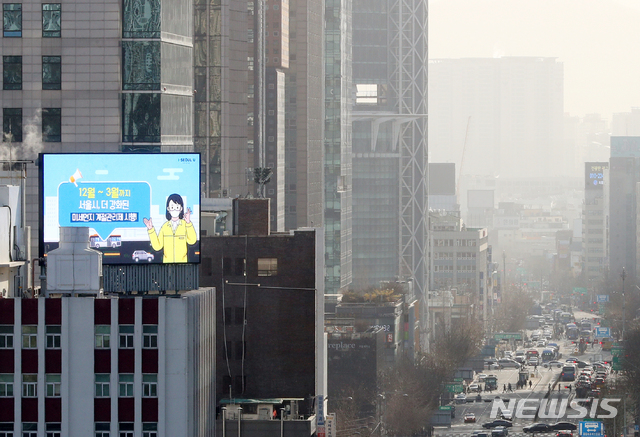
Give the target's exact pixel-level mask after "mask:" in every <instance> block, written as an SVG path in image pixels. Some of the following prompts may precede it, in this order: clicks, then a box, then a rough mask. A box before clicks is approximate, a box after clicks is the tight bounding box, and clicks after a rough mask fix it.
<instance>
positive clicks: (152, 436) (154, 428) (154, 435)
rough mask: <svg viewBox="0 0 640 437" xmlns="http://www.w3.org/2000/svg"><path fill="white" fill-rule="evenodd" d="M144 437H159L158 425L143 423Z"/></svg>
mask: <svg viewBox="0 0 640 437" xmlns="http://www.w3.org/2000/svg"><path fill="white" fill-rule="evenodd" d="M142 437H158V424H157V423H143V424H142Z"/></svg>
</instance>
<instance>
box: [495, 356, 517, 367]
mask: <svg viewBox="0 0 640 437" xmlns="http://www.w3.org/2000/svg"><path fill="white" fill-rule="evenodd" d="M498 364H499V365H500V367H501V368H503V369H504V368H505V367H514V368H516V369H517V368H519V367H520V363H519V362H517V361H516V360H512V359H510V358H502V359H500V360H498Z"/></svg>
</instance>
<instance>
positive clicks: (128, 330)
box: [119, 325, 133, 349]
mask: <svg viewBox="0 0 640 437" xmlns="http://www.w3.org/2000/svg"><path fill="white" fill-rule="evenodd" d="M119 330H120V334H119V335H120V337H119V338H120V343H119V346H120V348H122V349H131V348H133V325H120V327H119Z"/></svg>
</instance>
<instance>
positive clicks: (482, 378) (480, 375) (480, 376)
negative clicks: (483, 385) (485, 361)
mask: <svg viewBox="0 0 640 437" xmlns="http://www.w3.org/2000/svg"><path fill="white" fill-rule="evenodd" d="M487 376H488V375H487V374H486V373H478V376H477V377H478V381H484V379H485V378H486V377H487Z"/></svg>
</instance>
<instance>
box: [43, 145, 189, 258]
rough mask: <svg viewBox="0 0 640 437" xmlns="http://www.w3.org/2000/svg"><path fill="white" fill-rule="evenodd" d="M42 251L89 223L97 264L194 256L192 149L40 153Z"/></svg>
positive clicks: (47, 249)
mask: <svg viewBox="0 0 640 437" xmlns="http://www.w3.org/2000/svg"><path fill="white" fill-rule="evenodd" d="M42 166H43V168H42V175H43V176H42V178H43V181H42V189H43V205H42V208H43V209H42V210H43V214H44V223H43V233H42V234H43V241H44V250H45V252H49V251H51V250H53V249H55V248H57V247H58V242H59V238H60V237H59V236H60V234H59V228H60V226H86V227H89V228H90V246H91V247H92V248H94V249H98V250H100V251H102V252H103V255H104V256H103V258H102V262H103V263H104V264H129V263H133V264H135V263H183V262H189V263H193V262H196V263H197V262H200V155H199V154H197V153H154V154H43V155H42Z"/></svg>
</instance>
